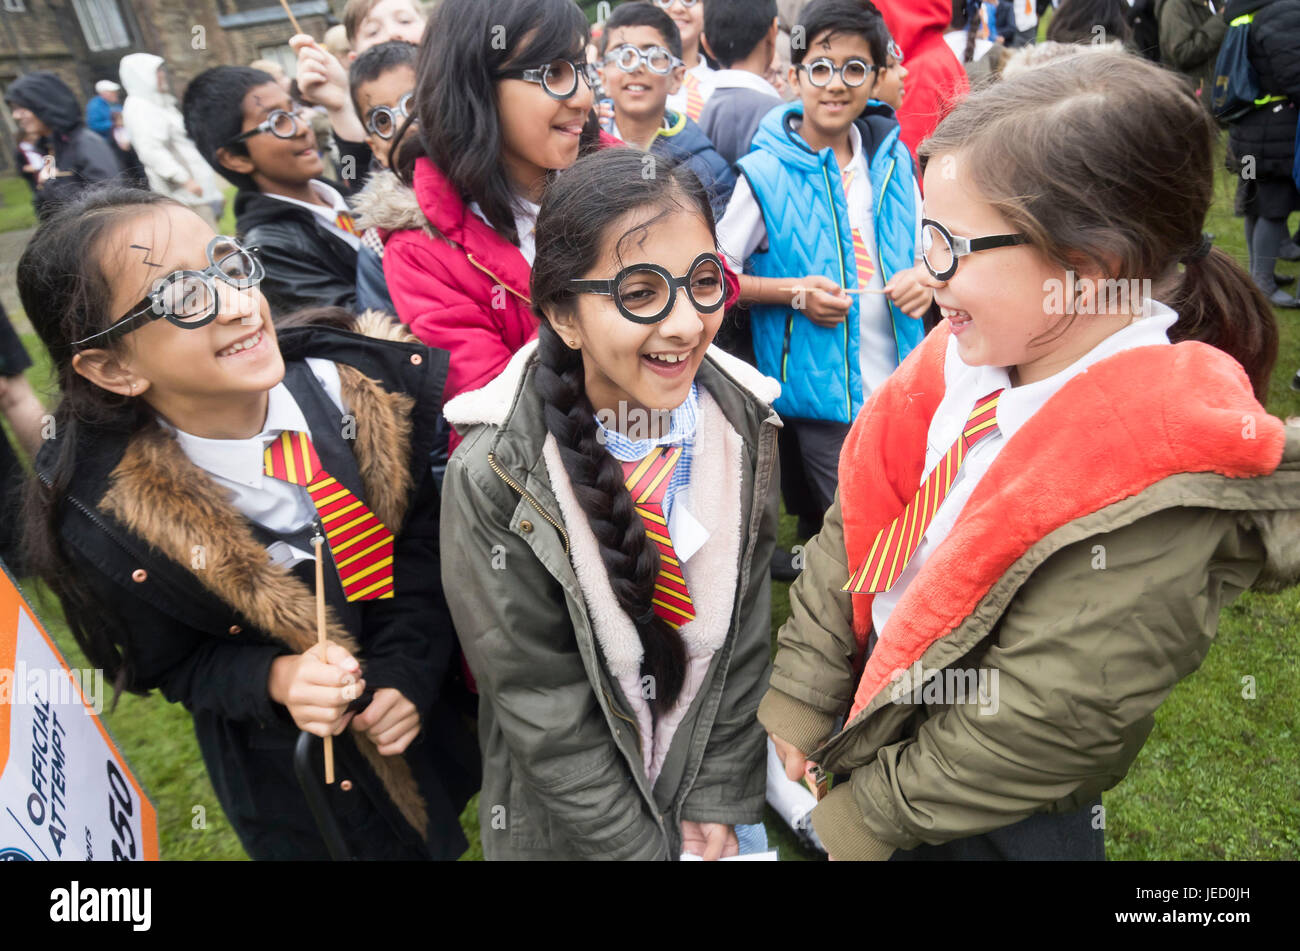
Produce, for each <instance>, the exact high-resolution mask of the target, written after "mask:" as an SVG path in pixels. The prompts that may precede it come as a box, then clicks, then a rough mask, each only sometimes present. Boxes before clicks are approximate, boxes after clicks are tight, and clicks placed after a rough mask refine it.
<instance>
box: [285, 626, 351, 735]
mask: <svg viewBox="0 0 1300 951" xmlns="http://www.w3.org/2000/svg"><path fill="white" fill-rule="evenodd" d="M319 651H320V648H319V647H313V648H311V649H310V650H308V651H307V652H305V653H302V654H289V655H286V656H284V657H277V658H276V659H275V660H274V661H273V662H272V664H271V676H270V680H269V683H268V692H269V693H270V695H271V699H272V700H275V701H276V702H277V703H282V704H284V705H285V706H286V707H288V708H289V715H290V716H291V717H293V722H294V723H296V724H297V725H298V728H299V729H300V730H306V731H307V732H308V733H312V734H314V735H316V736H335V735H337V734H338V733H340V732H342V730H343V728H344V727H345V726H347V725H348V721H349V720H351V719H352V716H353V715H352V714H351V713H345V712H344V711H345V710H346V709H347V706H348V704H349V703H351V702H352V701H353V700H355V699H356V698H357V697H359V696H361V694H362V692H363V691H364V690H365V689H366V682H365V681H364V680H362V679H361V665H360V664H358V663H357V660H356V658H355V657H353V656H352V655H351V654H349V653H348V652H347V651H346V650H345V649H344V648H342V647H340V646H339V645H338V644H333V643H326V645H325V660H324V661H322V660H321V659H320V657H319Z"/></svg>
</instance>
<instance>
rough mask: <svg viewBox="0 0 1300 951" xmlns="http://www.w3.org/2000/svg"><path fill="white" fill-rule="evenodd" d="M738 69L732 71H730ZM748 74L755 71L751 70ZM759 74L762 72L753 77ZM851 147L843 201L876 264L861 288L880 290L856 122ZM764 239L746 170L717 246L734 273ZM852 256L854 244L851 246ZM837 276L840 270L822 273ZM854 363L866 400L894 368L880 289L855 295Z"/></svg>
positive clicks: (890, 326) (867, 172)
mask: <svg viewBox="0 0 1300 951" xmlns="http://www.w3.org/2000/svg"><path fill="white" fill-rule="evenodd" d="M732 72H736V70H732ZM749 75H751V76H753V73H750V74H749ZM754 78H755V79H758V78H760V77H754ZM849 147H850V148H851V149H852V151H853V155H852V157H851V158H850V159H849V164H848V165H847V166H845V167H844V168H843V169H841V170H840V173H841V175H844V174H847V173H848V172H850V171H851V172H852V173H853V174H852V177H851V178H850V179H849V187H848V191H847V192H845V196H844V198H845V201H846V202H847V203H848V206H849V227H850V228H852V229H855V230H856V231H857V232H858V234H860V235H861V236H862V241H863V243H864V244H865V245H866V247H867V254H869V255H870V256H871V261H872V264H873V265H874V268H873V271H872V275H871V279H870V280H869V281H867V282H866V284H865V287H866V288H871V289H875V290H882V289H883V288H884V286H885V281H884V274H883V272H882V270H881V266H880V251H879V249H878V248H877V247H876V221H875V210H874V197H873V194H872V188H871V169H870V167H869V165H868V162H867V155H866V152H865V151H864V150H863V148H862V133H861V132H860V131H859V130H858V127H857V126H856V125H852V126H849ZM913 197H914V201H915V202H916V208H917V209H918V211H919V209H920V207H921V192H920V190H919V189H915V194H914V196H913ZM766 243H767V223H766V222H765V221H764V219H763V209H762V208H761V207H760V206H759V204H758V199H756V198H755V197H754V192H753V190H752V189H751V188H750V187H749V179H748V178H746V177H745V176H744V175H741V176H739V177H738V179H737V181H736V188H735V191H733V192H732V193H731V201H730V203H729V204H728V205H727V210H726V213H725V214H723V216H722V220H721V221H720V222H718V247H719V248H720V249H721V250H722V253H723V254H724V255H725V256H726V258H727V263H728V264H729V265H730V267H731V269H732V270H733V271H736V272H740V271H742V270H744V264H745V261H747V260H749V258H750V257H751V256H752V255H753V254H754V252H756V251H758V250H759V249H760V248H762V247H763V246H764V245H766ZM920 248H921V216H920V214H918V215H917V220H916V247H915V248H914V254H919V253H920ZM849 253H850V256H852V249H850V252H849ZM786 276H787V277H790V278H792V279H797V278H801V277H806V276H807V275H804V274H789V275H786ZM826 276H827V277H831V278H832V279H837V278H838V275H829V274H828V275H826ZM858 365H859V367H860V369H861V372H862V396H863V398H864V399H865V398H866V397H867V396H869V395H870V394H871V392H872V391H873V390H875V389H876V387H878V386H880V384H882V383H884V382H885V379H886V378H887V377H888V376H889V374H891V373H893V372H894V370H895V369H897V368H898V344H897V342H896V341H895V340H894V321H893V317H892V316H891V315H890V312H889V304H888V303H887V302H886V301H885V297H884V295H883V294H860V295H858Z"/></svg>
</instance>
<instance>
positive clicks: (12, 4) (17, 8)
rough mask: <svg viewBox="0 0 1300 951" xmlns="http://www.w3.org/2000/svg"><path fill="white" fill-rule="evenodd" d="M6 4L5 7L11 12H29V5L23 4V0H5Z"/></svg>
mask: <svg viewBox="0 0 1300 951" xmlns="http://www.w3.org/2000/svg"><path fill="white" fill-rule="evenodd" d="M4 4H5V9H6V10H8V11H9V12H10V13H26V12H27V7H26V6H25V5H24V4H23V0H4Z"/></svg>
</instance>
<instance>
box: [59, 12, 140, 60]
mask: <svg viewBox="0 0 1300 951" xmlns="http://www.w3.org/2000/svg"><path fill="white" fill-rule="evenodd" d="M72 6H73V8H74V9H75V10H76V11H77V19H78V20H80V21H81V32H82V33H83V34H84V35H85V37H86V45H87V46H88V47H90V51H91V52H92V53H98V52H100V51H101V50H116V49H122V48H123V47H125V46H130V45H131V34H130V33H128V32H127V29H126V21H125V20H123V19H122V11H121V9H119V8H118V5H117V0H72Z"/></svg>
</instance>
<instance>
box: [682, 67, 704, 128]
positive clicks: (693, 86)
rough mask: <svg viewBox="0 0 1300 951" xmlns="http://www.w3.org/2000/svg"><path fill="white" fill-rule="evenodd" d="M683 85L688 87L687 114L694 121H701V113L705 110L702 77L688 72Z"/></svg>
mask: <svg viewBox="0 0 1300 951" xmlns="http://www.w3.org/2000/svg"><path fill="white" fill-rule="evenodd" d="M682 85H683V86H685V87H686V116H687V118H688V119H690V120H691V121H692V122H699V121H700V115H701V113H703V112H704V93H702V92H701V91H700V79H699V77H698V76H696V75H695V74H694V73H690V72H688V73H687V74H686V77H685V78H684V79H683V80H682Z"/></svg>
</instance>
